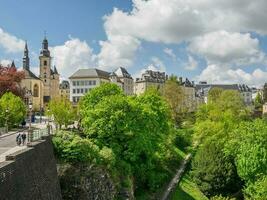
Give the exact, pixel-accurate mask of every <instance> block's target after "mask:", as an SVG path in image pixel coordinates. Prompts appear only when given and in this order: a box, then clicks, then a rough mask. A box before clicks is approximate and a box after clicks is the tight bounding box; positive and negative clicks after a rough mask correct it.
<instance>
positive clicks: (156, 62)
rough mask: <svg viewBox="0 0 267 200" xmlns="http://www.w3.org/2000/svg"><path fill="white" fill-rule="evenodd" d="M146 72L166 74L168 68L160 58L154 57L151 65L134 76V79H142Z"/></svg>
mask: <svg viewBox="0 0 267 200" xmlns="http://www.w3.org/2000/svg"><path fill="white" fill-rule="evenodd" d="M146 70H152V71H160V72H166V66H165V64H164V63H163V62H162V60H160V59H159V58H158V57H152V58H151V63H150V64H149V65H148V66H147V67H144V68H143V69H141V70H139V71H137V72H136V73H135V74H134V75H133V78H140V77H141V76H142V74H143V73H145V72H146Z"/></svg>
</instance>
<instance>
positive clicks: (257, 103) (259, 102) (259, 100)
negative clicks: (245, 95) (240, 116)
mask: <svg viewBox="0 0 267 200" xmlns="http://www.w3.org/2000/svg"><path fill="white" fill-rule="evenodd" d="M262 104H263V99H262V96H261V94H260V93H259V92H258V93H257V96H256V97H255V100H254V106H255V108H256V109H262Z"/></svg>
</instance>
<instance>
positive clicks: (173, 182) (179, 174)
mask: <svg viewBox="0 0 267 200" xmlns="http://www.w3.org/2000/svg"><path fill="white" fill-rule="evenodd" d="M191 157H192V155H191V153H190V154H188V155H187V156H186V157H185V159H184V160H183V162H182V164H181V165H180V167H179V169H178V170H177V172H176V174H175V176H174V177H173V179H172V180H171V182H170V183H169V185H168V187H167V190H166V191H165V193H164V194H163V196H162V198H161V200H167V199H169V196H170V194H171V193H172V192H173V189H174V188H176V186H177V185H178V183H179V182H180V179H181V177H182V175H183V173H184V170H185V168H186V166H187V164H188V162H189V161H190V160H191Z"/></svg>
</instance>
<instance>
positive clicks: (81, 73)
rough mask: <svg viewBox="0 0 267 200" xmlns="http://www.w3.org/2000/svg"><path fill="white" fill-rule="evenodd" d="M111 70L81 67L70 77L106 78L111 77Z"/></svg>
mask: <svg viewBox="0 0 267 200" xmlns="http://www.w3.org/2000/svg"><path fill="white" fill-rule="evenodd" d="M109 75H110V73H109V72H106V71H102V70H99V69H95V68H89V69H79V70H78V71H76V72H75V73H74V74H72V75H71V76H70V77H69V78H70V79H73V78H104V79H109Z"/></svg>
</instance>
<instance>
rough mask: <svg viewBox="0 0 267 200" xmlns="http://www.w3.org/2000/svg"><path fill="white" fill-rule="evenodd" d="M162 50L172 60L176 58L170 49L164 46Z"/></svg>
mask: <svg viewBox="0 0 267 200" xmlns="http://www.w3.org/2000/svg"><path fill="white" fill-rule="evenodd" d="M163 52H164V53H166V54H167V55H168V56H170V57H171V58H172V60H173V61H175V60H176V55H175V54H174V53H173V50H172V49H169V48H165V49H163Z"/></svg>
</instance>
